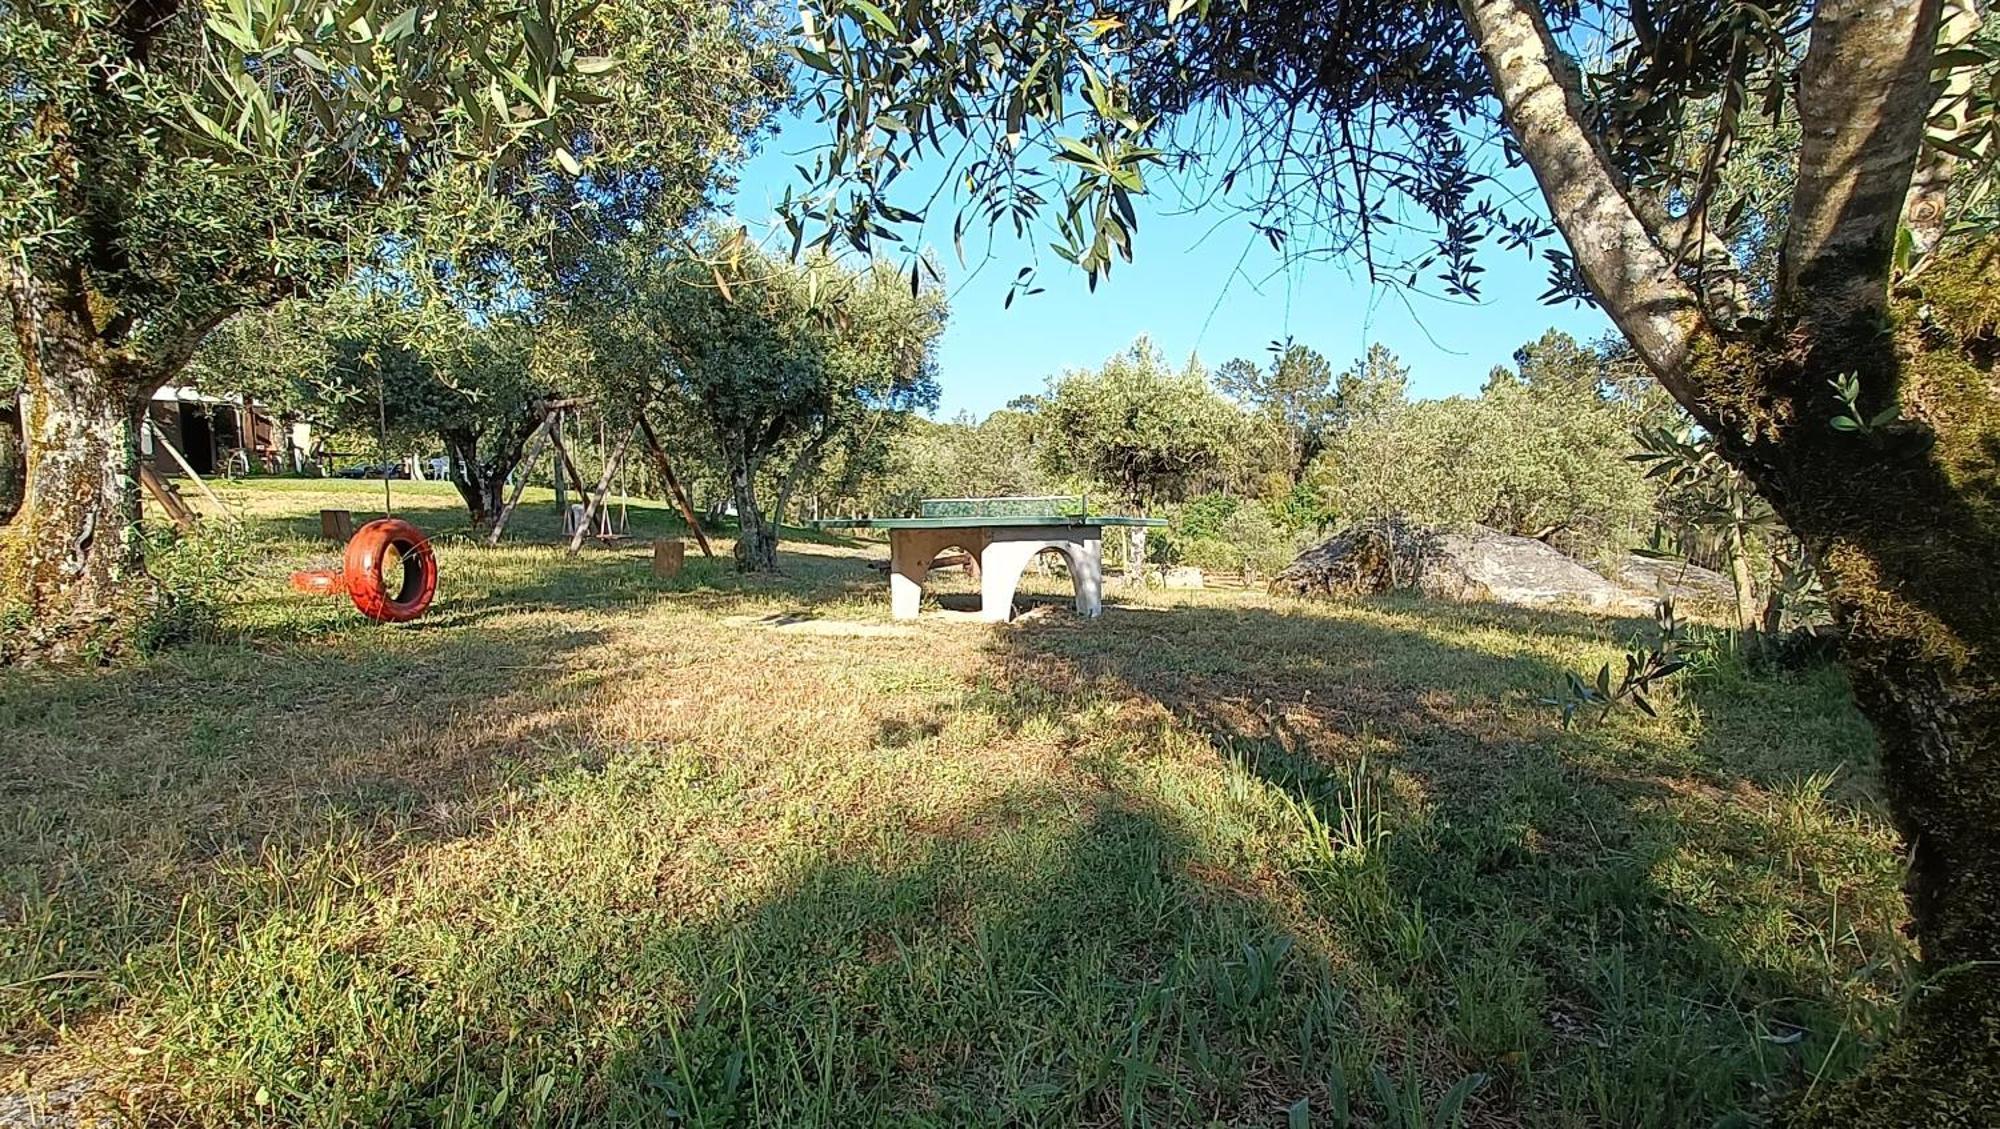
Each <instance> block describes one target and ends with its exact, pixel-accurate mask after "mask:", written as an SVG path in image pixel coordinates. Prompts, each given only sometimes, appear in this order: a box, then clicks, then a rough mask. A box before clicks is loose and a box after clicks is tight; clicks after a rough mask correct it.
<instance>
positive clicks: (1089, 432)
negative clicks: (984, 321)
mask: <svg viewBox="0 0 2000 1129" xmlns="http://www.w3.org/2000/svg"><path fill="white" fill-rule="evenodd" d="M1036 420H1037V425H1038V427H1039V428H1040V429H1041V435H1042V442H1043V446H1042V453H1043V457H1044V459H1045V460H1046V462H1047V466H1048V469H1049V470H1050V471H1051V472H1052V473H1054V474H1056V475H1058V476H1068V477H1070V478H1073V479H1076V480H1078V481H1081V482H1087V483H1095V484H1101V486H1102V487H1104V488H1106V489H1108V490H1109V491H1111V492H1112V493H1113V494H1115V495H1117V496H1118V498H1119V499H1120V500H1121V501H1123V502H1125V503H1127V504H1130V505H1138V506H1152V505H1157V504H1160V503H1164V502H1172V501H1176V500H1179V499H1181V498H1184V497H1187V496H1188V495H1190V494H1192V493H1195V492H1197V491H1200V490H1203V489H1209V488H1213V487H1215V486H1217V485H1220V484H1222V483H1223V482H1224V481H1226V480H1227V479H1228V477H1229V475H1230V472H1231V470H1232V469H1233V468H1234V466H1235V465H1236V463H1237V461H1238V459H1239V457H1240V452H1241V450H1242V446H1243V439H1244V419H1243V416H1242V413H1241V412H1239V411H1238V410H1237V409H1236V407H1235V406H1234V405H1232V404H1231V403H1230V402H1229V401H1228V400H1225V399H1223V398H1222V397H1221V396H1219V395H1217V394H1216V392H1215V390H1214V389H1212V388H1211V387H1209V382H1208V376H1207V373H1206V372H1205V371H1204V370H1203V369H1202V368H1201V367H1200V363H1199V362H1197V361H1193V360H1190V361H1189V362H1188V365H1187V367H1185V368H1183V369H1181V370H1180V371H1178V372H1176V371H1174V370H1173V369H1171V368H1170V367H1169V366H1168V364H1167V361H1166V358H1165V357H1164V356H1162V355H1161V354H1160V351H1159V349H1158V348H1157V347H1156V346H1154V345H1153V343H1152V342H1151V341H1149V340H1146V339H1145V338H1141V339H1140V340H1138V341H1137V342H1135V343H1134V344H1133V345H1132V347H1131V348H1130V349H1128V350H1126V351H1125V352H1124V353H1121V354H1119V355H1117V356H1115V357H1112V358H1111V359H1110V360H1107V361H1106V362H1104V365H1103V367H1101V368H1100V369H1098V370H1097V371H1096V372H1070V373H1066V374H1064V375H1063V376H1061V377H1058V378H1056V379H1055V380H1053V381H1051V382H1050V384H1049V392H1048V395H1047V397H1046V398H1045V400H1044V401H1043V403H1042V405H1041V407H1040V409H1039V411H1038V412H1037V413H1036Z"/></svg>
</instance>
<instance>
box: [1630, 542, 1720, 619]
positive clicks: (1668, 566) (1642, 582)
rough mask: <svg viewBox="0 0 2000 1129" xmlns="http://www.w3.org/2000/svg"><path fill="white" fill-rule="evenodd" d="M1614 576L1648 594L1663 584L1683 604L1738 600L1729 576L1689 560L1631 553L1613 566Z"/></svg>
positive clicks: (1697, 604) (1705, 603) (1702, 605)
mask: <svg viewBox="0 0 2000 1129" xmlns="http://www.w3.org/2000/svg"><path fill="white" fill-rule="evenodd" d="M1611 577H1612V579H1613V580H1616V581H1618V582H1619V583H1620V584H1623V585H1624V586H1625V587H1627V588H1630V589H1632V590H1633V591H1634V592H1638V593H1640V594H1641V595H1645V596H1655V595H1657V594H1658V593H1659V591H1660V589H1661V588H1662V587H1664V588H1665V589H1666V591H1667V594H1668V595H1670V596H1672V597H1673V598H1674V603H1676V604H1678V605H1680V606H1681V607H1686V608H1694V607H1703V608H1708V607H1718V608H1728V607H1733V606H1735V603H1736V587H1735V585H1733V584H1731V583H1730V582H1729V578H1728V577H1726V576H1724V575H1722V574H1721V573H1719V572H1716V571H1714V570H1712V569H1706V568H1703V567H1701V566H1700V565H1697V564H1689V563H1687V562H1686V561H1667V560H1660V559H1658V558H1657V557H1642V556H1640V555H1639V554H1637V553H1628V554H1626V555H1625V556H1624V557H1623V558H1621V559H1620V560H1619V561H1618V562H1617V563H1616V564H1614V565H1613V566H1612V572H1611Z"/></svg>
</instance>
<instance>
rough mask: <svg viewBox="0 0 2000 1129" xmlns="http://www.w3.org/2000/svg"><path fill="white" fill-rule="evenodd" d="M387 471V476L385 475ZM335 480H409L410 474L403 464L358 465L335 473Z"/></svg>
mask: <svg viewBox="0 0 2000 1129" xmlns="http://www.w3.org/2000/svg"><path fill="white" fill-rule="evenodd" d="M385 471H386V474H385V473H384V472H385ZM333 476H334V477H335V478H385V477H386V478H408V477H410V472H409V471H408V470H407V469H405V468H404V466H403V464H402V463H401V462H391V463H356V464H354V465H353V466H351V467H342V468H341V469H339V470H337V471H334V472H333Z"/></svg>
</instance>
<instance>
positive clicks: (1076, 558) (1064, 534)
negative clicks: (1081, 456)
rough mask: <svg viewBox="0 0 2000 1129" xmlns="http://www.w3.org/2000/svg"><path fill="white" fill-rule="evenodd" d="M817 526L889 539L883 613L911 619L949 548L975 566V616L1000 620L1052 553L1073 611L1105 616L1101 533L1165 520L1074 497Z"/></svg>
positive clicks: (951, 506) (989, 502)
mask: <svg viewBox="0 0 2000 1129" xmlns="http://www.w3.org/2000/svg"><path fill="white" fill-rule="evenodd" d="M813 524H814V525H816V526H819V527H820V528H822V529H880V530H885V531H887V532H888V534H889V613H890V614H891V615H893V616H894V617H895V618H897V619H914V618H915V617H916V615H917V609H918V608H919V607H920V606H922V604H923V599H924V583H925V580H926V578H927V577H928V576H929V575H930V569H931V563H932V562H933V561H935V560H936V559H937V558H938V557H939V556H940V555H942V554H943V553H945V552H946V551H947V550H950V549H954V548H955V549H959V550H961V551H962V552H964V553H966V554H968V555H969V556H970V557H971V558H972V559H973V560H974V561H976V562H977V567H978V574H979V614H980V617H981V618H982V619H985V620H987V621H989V622H992V623H1005V622H1007V620H1008V618H1009V617H1010V616H1011V615H1012V614H1013V610H1014V589H1015V587H1016V586H1017V585H1019V584H1020V581H1021V573H1022V570H1024V569H1026V568H1027V566H1028V562H1029V561H1031V560H1033V559H1034V558H1035V555H1036V554H1037V553H1041V552H1043V551H1044V550H1054V551H1055V552H1058V553H1061V554H1062V556H1063V559H1064V560H1065V561H1067V562H1068V564H1069V575H1070V581H1071V583H1072V584H1073V585H1074V586H1075V588H1076V610H1077V612H1078V613H1079V614H1081V615H1086V616H1095V615H1099V614H1102V612H1103V611H1104V530H1105V528H1106V527H1109V526H1141V527H1158V526H1164V525H1165V524H1167V523H1166V521H1165V519H1162V518H1153V517H1127V516H1123V515H1117V514H1093V513H1091V512H1090V508H1089V500H1088V499H1087V498H1081V497H1038V498H926V499H925V500H924V501H922V502H921V503H919V505H918V516H916V517H868V518H844V519H833V520H827V521H818V522H814V523H813Z"/></svg>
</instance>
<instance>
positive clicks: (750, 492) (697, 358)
mask: <svg viewBox="0 0 2000 1129" xmlns="http://www.w3.org/2000/svg"><path fill="white" fill-rule="evenodd" d="M660 243H661V241H659V240H656V239H654V238H652V237H651V236H650V235H644V234H642V235H639V236H635V237H633V238H631V239H628V240H626V241H624V242H622V243H621V244H619V245H617V246H614V247H610V248H607V249H605V250H604V252H603V253H602V254H599V255H597V256H596V257H595V258H594V259H593V260H592V262H591V264H590V265H589V266H588V267H587V268H586V269H584V270H583V271H581V272H580V274H579V280H578V283H577V285H576V286H575V287H574V288H573V290H572V291H571V293H570V295H569V301H570V303H571V305H570V310H569V313H568V315H567V316H568V317H570V318H572V319H574V321H575V322H576V323H577V324H579V325H587V326H589V327H590V332H589V337H590V339H591V343H592V345H591V347H592V353H591V357H590V363H591V365H592V367H593V368H594V369H595V370H596V377H597V380H598V382H599V384H598V387H600V388H601V389H602V390H603V394H604V395H606V396H607V397H609V398H611V399H613V400H615V401H617V402H620V403H622V404H625V405H629V406H630V407H631V409H632V410H635V411H647V410H652V411H655V412H659V413H662V419H663V420H664V421H665V422H666V423H667V426H665V427H663V428H661V429H660V430H662V431H665V432H668V433H679V432H692V433H693V435H692V439H693V443H694V445H695V446H696V447H698V448H700V449H703V450H705V451H707V452H708V453H709V455H710V457H711V458H712V459H713V460H714V461H715V463H716V464H717V465H718V466H719V467H720V469H721V472H722V476H723V478H724V479H725V481H727V482H728V484H729V493H730V497H731V500H732V501H733V502H734V504H735V507H736V518H737V522H738V526H739V532H738V536H737V541H736V550H735V556H736V563H737V567H738V568H740V569H742V570H744V571H770V570H773V569H775V568H776V567H777V551H778V530H777V527H776V525H775V523H774V521H773V520H771V518H772V516H773V515H769V514H767V513H766V511H765V506H764V499H765V498H766V497H768V496H769V495H767V494H766V493H765V492H764V490H763V487H764V485H765V480H766V478H775V480H776V485H777V492H778V494H777V496H778V507H777V508H778V510H782V508H783V506H784V505H785V504H786V503H787V502H789V500H790V496H791V493H792V492H793V491H795V490H796V489H797V487H798V484H799V483H800V481H802V480H803V479H804V478H805V477H806V476H808V475H809V474H811V473H812V472H813V470H814V468H816V467H817V466H818V465H819V462H820V460H821V459H822V458H823V457H824V455H825V453H826V451H827V449H828V447H829V446H830V445H832V444H834V443H835V442H836V441H837V440H840V439H841V438H842V437H844V436H848V435H850V434H851V433H852V432H853V431H854V429H855V428H856V427H857V426H858V425H859V424H861V423H863V422H864V421H866V420H867V419H869V418H870V415H871V413H879V412H889V413H906V412H909V411H911V410H915V409H919V408H927V407H932V406H935V404H936V403H937V396H938V387H937V379H936V369H937V364H936V357H935V350H936V344H937V339H938V336H939V335H940V334H941V333H942V332H943V329H944V321H945V317H946V313H947V311H946V306H945V302H944V297H943V294H942V292H941V291H940V290H938V289H937V288H935V287H931V288H922V287H917V288H913V287H912V286H911V284H910V282H909V280H908V279H907V278H905V277H903V276H902V275H901V274H899V273H898V272H897V271H896V270H894V269H893V268H890V267H888V266H887V265H886V264H880V265H878V264H864V265H862V266H860V267H858V268H854V269H849V268H847V267H844V266H843V265H842V264H840V263H838V262H836V261H834V260H833V259H831V258H828V257H825V256H814V257H810V258H808V259H806V260H805V261H803V262H797V263H794V262H790V261H787V260H786V259H784V258H783V257H780V256H773V255H771V254H768V253H766V252H764V251H763V250H761V249H759V248H758V247H756V246H754V245H753V244H751V243H749V242H748V241H747V240H746V239H745V238H744V236H743V233H742V232H741V231H736V232H723V231H719V230H716V229H710V230H708V231H706V232H703V233H700V234H699V235H697V236H696V237H695V238H694V239H692V240H689V241H686V242H685V243H683V244H681V245H679V246H665V247H663V246H661V245H660Z"/></svg>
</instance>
